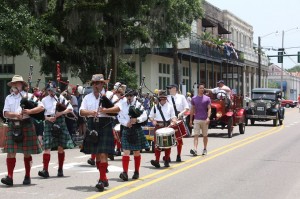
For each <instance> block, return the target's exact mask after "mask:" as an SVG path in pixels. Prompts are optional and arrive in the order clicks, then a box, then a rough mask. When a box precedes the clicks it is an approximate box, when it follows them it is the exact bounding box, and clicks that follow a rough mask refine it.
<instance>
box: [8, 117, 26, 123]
mask: <svg viewBox="0 0 300 199" xmlns="http://www.w3.org/2000/svg"><path fill="white" fill-rule="evenodd" d="M9 121H10V122H22V123H24V122H31V118H30V117H29V118H25V119H23V120H16V119H9Z"/></svg>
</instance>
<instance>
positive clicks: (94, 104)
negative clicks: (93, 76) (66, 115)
mask: <svg viewBox="0 0 300 199" xmlns="http://www.w3.org/2000/svg"><path fill="white" fill-rule="evenodd" d="M105 94H106V97H107V98H108V99H109V98H110V97H111V95H113V92H111V91H106V93H105ZM99 101H100V97H98V99H97V98H96V97H95V95H94V92H91V93H90V94H88V95H86V96H85V97H84V98H83V100H82V103H81V106H80V108H79V115H80V110H89V111H98V108H99ZM111 101H112V102H115V101H118V96H117V95H113V97H112V100H111ZM115 106H118V107H119V108H120V101H118V102H117V103H116V104H115ZM80 116H81V115H80ZM97 117H113V118H114V116H110V115H107V114H105V113H100V112H99V113H98V116H97Z"/></svg>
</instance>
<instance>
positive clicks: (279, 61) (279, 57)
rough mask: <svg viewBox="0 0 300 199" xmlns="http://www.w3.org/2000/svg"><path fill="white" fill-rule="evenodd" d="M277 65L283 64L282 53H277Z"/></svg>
mask: <svg viewBox="0 0 300 199" xmlns="http://www.w3.org/2000/svg"><path fill="white" fill-rule="evenodd" d="M298 58H299V57H298ZM298 61H299V60H298ZM278 63H283V52H278Z"/></svg>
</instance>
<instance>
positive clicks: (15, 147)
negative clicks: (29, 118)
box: [3, 122, 43, 154]
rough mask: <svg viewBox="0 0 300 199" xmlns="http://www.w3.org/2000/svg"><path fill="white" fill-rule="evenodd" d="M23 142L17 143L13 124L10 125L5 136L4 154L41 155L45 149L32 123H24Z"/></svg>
mask: <svg viewBox="0 0 300 199" xmlns="http://www.w3.org/2000/svg"><path fill="white" fill-rule="evenodd" d="M22 125H23V127H22V132H23V142H21V143H16V142H14V140H13V138H12V133H13V131H12V123H11V122H9V123H8V132H7V134H6V136H5V142H4V149H3V152H4V153H24V154H39V153H42V151H43V149H42V146H41V143H40V141H39V140H38V138H37V136H36V133H35V131H34V126H33V123H32V122H26V123H22Z"/></svg>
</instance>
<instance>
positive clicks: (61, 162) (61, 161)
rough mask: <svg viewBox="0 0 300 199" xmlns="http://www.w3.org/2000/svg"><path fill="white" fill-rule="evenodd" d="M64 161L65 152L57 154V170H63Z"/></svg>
mask: <svg viewBox="0 0 300 199" xmlns="http://www.w3.org/2000/svg"><path fill="white" fill-rule="evenodd" d="M64 160H65V152H63V153H58V169H63V165H64Z"/></svg>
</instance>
